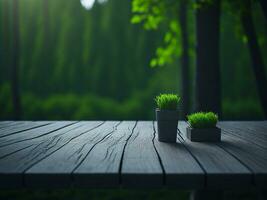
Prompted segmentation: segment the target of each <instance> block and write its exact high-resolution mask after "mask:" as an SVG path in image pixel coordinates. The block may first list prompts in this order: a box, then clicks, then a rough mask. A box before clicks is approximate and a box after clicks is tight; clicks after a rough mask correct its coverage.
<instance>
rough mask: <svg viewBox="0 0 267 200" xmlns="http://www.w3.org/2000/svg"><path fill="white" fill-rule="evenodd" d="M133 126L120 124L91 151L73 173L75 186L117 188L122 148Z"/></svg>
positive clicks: (129, 123)
mask: <svg viewBox="0 0 267 200" xmlns="http://www.w3.org/2000/svg"><path fill="white" fill-rule="evenodd" d="M135 125H136V122H129V121H127V122H125V121H124V122H122V123H121V124H119V125H118V126H117V128H116V129H115V130H114V131H113V132H112V134H110V135H109V136H108V137H106V138H105V139H104V140H101V141H100V142H99V143H98V144H97V145H96V146H95V147H94V148H93V149H91V150H90V152H89V153H88V155H87V157H86V158H85V159H84V161H83V162H82V163H81V165H80V166H79V167H78V168H77V169H75V171H74V172H73V177H74V183H75V185H79V186H86V187H88V186H91V187H92V186H93V187H113V186H119V184H120V182H119V181H120V179H119V178H120V165H121V159H122V155H123V151H124V147H125V145H126V143H127V140H128V139H129V137H130V136H131V135H132V133H133V130H134V127H135ZM110 130H111V129H110Z"/></svg>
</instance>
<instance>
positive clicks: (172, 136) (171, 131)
mask: <svg viewBox="0 0 267 200" xmlns="http://www.w3.org/2000/svg"><path fill="white" fill-rule="evenodd" d="M156 118H157V123H158V140H159V141H160V142H176V138H177V126H178V111H177V110H175V111H171V110H159V109H156Z"/></svg>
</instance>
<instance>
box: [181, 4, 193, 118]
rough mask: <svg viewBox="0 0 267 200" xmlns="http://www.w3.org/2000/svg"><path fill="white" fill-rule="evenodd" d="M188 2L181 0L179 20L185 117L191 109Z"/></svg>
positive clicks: (183, 113) (183, 110)
mask: <svg viewBox="0 0 267 200" xmlns="http://www.w3.org/2000/svg"><path fill="white" fill-rule="evenodd" d="M187 4H188V2H187V1H186V0H181V4H180V11H179V20H180V25H181V40H182V55H181V71H182V73H181V76H182V78H181V80H182V105H183V107H182V115H183V116H182V117H183V118H185V117H186V115H187V114H188V113H189V111H190V107H189V106H190V87H189V86H190V79H189V44H188V42H189V39H188V37H189V32H188V27H187V23H188V19H187V10H188V5H187Z"/></svg>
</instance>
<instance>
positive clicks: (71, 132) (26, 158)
mask: <svg viewBox="0 0 267 200" xmlns="http://www.w3.org/2000/svg"><path fill="white" fill-rule="evenodd" d="M68 124H74V123H70V122H68ZM100 124H101V122H88V123H86V125H84V126H80V127H78V128H74V129H73V128H72V127H71V125H70V126H65V127H64V128H61V129H58V130H55V131H54V132H53V134H55V133H56V132H57V134H58V135H54V136H51V137H47V138H46V139H45V140H42V141H40V142H36V143H35V145H32V146H30V147H28V148H24V149H22V150H20V151H16V152H15V153H12V154H10V155H8V156H5V157H3V158H1V159H0V180H2V181H0V187H17V186H22V185H23V184H25V183H24V178H25V172H26V171H27V170H28V169H30V168H31V167H33V166H34V165H35V164H37V163H38V162H40V161H41V160H43V159H44V158H46V157H48V156H49V155H51V154H53V153H54V152H56V151H57V150H59V149H60V148H62V147H63V146H65V145H66V144H68V143H69V142H71V141H72V140H73V139H75V138H77V137H79V136H81V135H83V134H85V133H87V132H88V131H90V130H91V129H92V128H95V127H97V126H99V125H100ZM61 126H62V124H61ZM54 128H55V127H54ZM37 133H38V132H37ZM63 133H64V134H63ZM46 135H47V134H42V136H40V137H43V136H46ZM40 137H35V138H32V140H36V139H37V138H40ZM25 141H27V140H23V142H25Z"/></svg>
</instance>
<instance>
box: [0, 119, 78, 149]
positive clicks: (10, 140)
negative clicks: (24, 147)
mask: <svg viewBox="0 0 267 200" xmlns="http://www.w3.org/2000/svg"><path fill="white" fill-rule="evenodd" d="M73 123H75V122H55V123H53V124H49V125H47V126H45V127H39V128H35V129H31V130H28V131H26V132H19V133H17V134H12V135H8V136H6V137H2V138H1V140H0V147H4V146H7V145H11V144H15V143H19V142H22V141H26V140H31V139H34V138H38V137H42V136H44V135H46V134H49V133H52V132H54V131H56V130H59V129H62V128H64V127H66V126H69V125H71V124H73ZM1 132H2V131H1Z"/></svg>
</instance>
